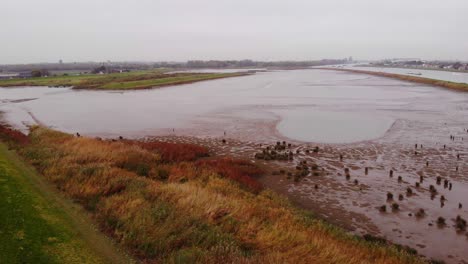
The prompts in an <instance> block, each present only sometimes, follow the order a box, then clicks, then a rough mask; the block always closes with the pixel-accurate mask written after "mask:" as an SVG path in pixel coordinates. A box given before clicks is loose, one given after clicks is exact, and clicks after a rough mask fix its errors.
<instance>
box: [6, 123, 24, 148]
mask: <svg viewBox="0 0 468 264" xmlns="http://www.w3.org/2000/svg"><path fill="white" fill-rule="evenodd" d="M0 139H3V140H11V141H14V142H16V143H20V144H27V143H29V138H28V136H26V135H25V134H23V133H21V132H20V131H18V130H15V129H11V128H9V127H7V126H5V125H3V124H0Z"/></svg>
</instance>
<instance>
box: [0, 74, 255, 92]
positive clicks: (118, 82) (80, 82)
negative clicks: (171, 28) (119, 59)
mask: <svg viewBox="0 0 468 264" xmlns="http://www.w3.org/2000/svg"><path fill="white" fill-rule="evenodd" d="M248 74H252V73H249V72H234V73H193V72H192V73H166V72H165V71H163V70H153V71H135V72H127V73H112V74H87V75H75V76H71V75H70V76H52V77H38V78H26V79H7V80H0V87H19V86H49V87H73V89H93V90H137V89H150V88H157V87H162V86H169V85H181V84H188V83H194V82H200V81H207V80H215V79H221V78H228V77H238V76H245V75H248Z"/></svg>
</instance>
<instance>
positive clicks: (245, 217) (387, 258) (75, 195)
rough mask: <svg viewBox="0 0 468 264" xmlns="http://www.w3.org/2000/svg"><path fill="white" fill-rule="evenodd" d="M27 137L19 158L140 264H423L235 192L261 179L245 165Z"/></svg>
mask: <svg viewBox="0 0 468 264" xmlns="http://www.w3.org/2000/svg"><path fill="white" fill-rule="evenodd" d="M29 138H30V143H29V144H28V145H25V146H23V147H22V148H21V149H20V153H21V154H22V155H23V156H24V157H25V158H26V159H27V160H29V161H30V162H31V163H32V164H33V165H35V166H36V168H37V169H38V170H39V171H40V172H41V173H42V174H43V175H44V177H46V178H47V179H48V180H49V181H50V182H52V183H54V184H55V185H56V186H57V188H59V189H60V190H62V191H63V193H64V194H65V195H67V196H69V197H70V198H72V199H74V200H76V201H77V202H78V203H80V204H82V205H83V206H84V207H85V208H86V209H87V210H88V211H89V212H90V214H92V215H93V216H94V217H95V219H96V222H97V224H98V226H99V227H100V228H101V230H102V231H103V232H105V233H106V234H108V235H109V236H111V237H112V238H114V239H115V241H117V242H118V243H119V244H121V245H123V246H124V247H125V248H127V249H128V251H129V252H130V253H131V254H132V255H134V256H135V257H137V258H138V259H140V260H141V261H143V262H145V263H162V262H164V263H166V262H167V263H423V260H422V259H420V258H418V257H416V256H414V255H410V254H408V253H407V252H404V251H400V250H398V249H397V248H396V247H394V246H390V245H383V244H378V243H373V242H368V241H364V240H362V239H359V238H357V237H355V236H352V235H350V234H347V233H345V232H344V231H342V230H341V229H338V228H335V227H333V226H331V225H329V224H327V223H325V222H323V221H321V220H317V219H315V218H313V217H312V216H310V215H308V214H307V213H305V212H303V211H301V210H298V209H296V208H295V207H293V206H292V205H291V204H290V203H289V202H288V201H287V200H285V199H284V198H282V197H280V196H278V195H276V194H274V193H273V192H271V191H269V190H263V191H260V190H259V189H258V190H257V189H256V190H257V192H258V193H254V192H251V191H248V190H246V189H244V188H239V184H238V183H237V182H235V181H232V180H231V179H233V180H236V181H240V182H242V181H243V180H239V179H236V178H239V177H240V178H243V177H242V175H244V176H248V177H250V176H254V175H256V174H258V173H260V170H258V168H256V167H255V166H253V165H252V164H250V163H249V162H246V161H238V160H232V159H214V160H199V161H195V162H187V161H184V162H173V163H167V162H163V161H162V160H161V155H159V154H158V153H157V151H153V149H152V148H150V149H151V150H149V149H147V147H144V146H143V147H142V146H140V145H138V144H128V143H126V142H122V141H117V142H110V141H99V140H95V139H90V138H83V137H81V138H76V137H73V136H71V135H68V134H64V133H60V132H56V131H52V130H48V129H45V128H39V127H38V128H34V129H33V130H32V131H31V133H30V136H29ZM171 160H173V159H172V158H171ZM220 176H221V177H220ZM244 184H246V183H244ZM247 187H251V186H249V184H247Z"/></svg>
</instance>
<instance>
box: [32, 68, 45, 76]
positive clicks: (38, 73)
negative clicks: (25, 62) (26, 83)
mask: <svg viewBox="0 0 468 264" xmlns="http://www.w3.org/2000/svg"><path fill="white" fill-rule="evenodd" d="M31 76H32V77H43V76H49V71H48V70H45V69H43V70H32V71H31Z"/></svg>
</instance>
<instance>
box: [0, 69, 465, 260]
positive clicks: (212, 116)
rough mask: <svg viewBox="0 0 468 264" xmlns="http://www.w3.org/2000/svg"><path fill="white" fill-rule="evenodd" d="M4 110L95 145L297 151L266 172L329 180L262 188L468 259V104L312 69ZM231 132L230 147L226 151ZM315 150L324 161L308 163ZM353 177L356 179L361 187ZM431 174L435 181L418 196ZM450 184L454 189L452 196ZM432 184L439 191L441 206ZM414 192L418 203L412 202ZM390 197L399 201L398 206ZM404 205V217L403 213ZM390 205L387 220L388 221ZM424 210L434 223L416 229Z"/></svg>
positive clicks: (348, 223)
mask: <svg viewBox="0 0 468 264" xmlns="http://www.w3.org/2000/svg"><path fill="white" fill-rule="evenodd" d="M0 100H1V104H0V111H3V112H5V113H6V114H5V117H6V119H7V120H8V121H9V122H11V123H13V124H15V125H17V126H19V127H21V126H24V124H28V123H35V122H40V123H43V124H46V125H49V126H52V127H54V128H56V129H60V130H65V131H69V132H80V133H82V134H89V135H108V136H117V135H124V136H135V137H140V136H147V135H152V136H154V135H166V137H164V139H165V140H176V141H181V140H182V141H191V142H193V141H195V142H198V143H201V144H206V145H209V146H210V147H211V149H212V150H213V151H215V152H218V153H220V154H225V155H234V156H240V157H244V158H252V157H253V154H254V153H255V152H258V151H260V150H261V148H262V147H261V146H260V143H262V144H265V143H272V142H275V141H276V140H287V141H288V142H292V143H293V144H294V146H293V148H292V150H293V151H294V152H296V150H299V151H300V154H297V155H296V156H295V159H294V161H293V162H263V161H258V160H257V161H256V162H260V163H263V164H265V165H266V166H267V167H269V168H271V170H277V169H279V168H285V169H286V170H288V171H291V172H292V173H294V172H295V169H294V168H295V165H296V164H298V163H299V162H300V161H303V160H306V161H308V164H311V163H316V164H317V165H319V167H320V168H323V173H321V174H320V175H319V176H312V175H308V176H306V177H305V178H304V179H302V180H301V181H299V182H295V181H294V180H293V179H288V178H287V177H286V176H284V175H283V176H282V175H273V174H267V175H265V177H263V178H262V179H261V180H262V182H263V183H264V184H265V185H267V186H268V187H270V188H273V189H275V190H277V191H278V192H281V193H283V194H286V195H288V196H289V197H290V198H291V199H292V200H294V201H295V202H297V203H299V204H300V205H302V206H304V207H305V208H310V209H312V210H314V211H315V212H316V213H317V214H319V215H320V216H322V217H324V218H327V219H329V220H330V221H331V222H334V223H337V224H339V225H342V226H344V227H346V228H349V229H351V230H354V231H355V232H357V233H362V234H364V233H372V234H375V235H381V236H384V237H386V238H388V239H390V240H392V241H394V242H397V243H400V244H403V245H408V246H411V247H413V248H415V249H417V250H418V252H419V253H421V254H424V255H427V256H429V257H433V258H437V259H443V260H445V261H447V262H449V263H463V261H467V260H468V252H467V251H466V248H467V247H468V236H467V234H466V232H457V231H456V229H455V228H454V226H453V225H454V221H453V220H452V219H454V218H455V217H456V216H457V215H460V216H462V217H463V218H465V219H468V181H467V180H468V178H467V177H468V165H467V159H468V145H467V143H468V133H467V132H466V131H465V129H468V94H466V93H459V92H453V91H449V90H444V89H438V88H434V87H429V86H422V85H418V84H414V83H406V82H402V81H397V80H391V79H388V78H380V77H374V76H368V75H359V74H353V73H345V72H333V71H321V70H301V71H285V72H266V73H258V74H256V75H254V76H246V77H239V78H230V79H223V80H217V81H209V82H202V83H195V84H190V85H183V86H177V87H168V88H163V89H155V90H144V91H132V92H100V91H74V90H70V89H67V88H8V89H0ZM224 132H226V133H227V135H226V137H227V138H228V144H225V145H224V144H221V143H220V140H219V138H220V137H222V136H223V134H224ZM167 135H169V137H167ZM450 135H453V136H455V139H454V140H451V139H450ZM187 136H189V137H187ZM192 136H194V137H192ZM308 142H309V143H308ZM312 142H314V143H312ZM415 144H418V147H417V149H415ZM421 144H422V145H423V146H422V148H421ZM316 145H317V146H319V147H320V149H321V150H320V152H319V153H318V154H314V153H309V154H307V153H306V152H305V149H311V148H312V147H314V146H316ZM444 145H445V146H446V147H445V149H444V147H443V146H444ZM415 151H417V153H416V154H415ZM458 154H460V158H457V155H458ZM340 155H343V157H344V158H343V161H340V160H339V156H340ZM427 161H429V166H426V162H427ZM365 167H369V173H368V175H365V173H364V168H365ZM456 167H458V170H456ZM344 168H350V179H346V178H345V176H344ZM389 170H393V171H394V175H393V177H389ZM421 175H422V176H423V178H424V180H423V182H422V183H420V187H419V188H417V187H415V183H416V182H417V181H419V180H420V176H421ZM398 176H401V177H402V180H401V181H398ZM438 176H439V177H441V178H442V183H441V184H440V185H439V184H437V181H436V178H437V177H438ZM444 179H447V180H448V181H450V182H451V183H452V185H453V187H452V189H449V188H448V187H447V188H444V184H443V181H444ZM354 180H358V183H357V184H355V183H354ZM315 185H318V189H316V188H315ZM430 185H434V186H435V187H436V189H437V191H438V193H437V195H436V196H435V197H433V199H431V195H430V192H429V186H430ZM408 187H410V188H411V189H412V191H413V195H411V196H407V195H406V190H407V188H408ZM387 192H392V193H393V195H394V197H395V198H394V201H387V199H386V195H387ZM399 194H402V195H403V200H401V201H400V200H399V199H398V195H399ZM442 195H444V197H445V198H446V201H445V202H444V204H443V206H442V205H441V202H440V198H441V196H442ZM393 202H397V203H398V204H399V206H400V210H399V211H396V212H392V210H391V209H390V206H391V204H392V203H393ZM459 203H462V205H463V208H462V209H459V208H458V204H459ZM384 204H385V205H387V212H385V213H382V212H379V210H378V207H380V206H381V205H384ZM420 208H423V209H424V210H425V212H426V215H425V216H424V217H422V218H416V217H415V213H416V211H417V210H419V209H420ZM410 214H411V215H410ZM440 216H441V217H444V218H445V219H446V225H445V226H443V227H438V226H437V224H436V219H437V218H438V217H440Z"/></svg>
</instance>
